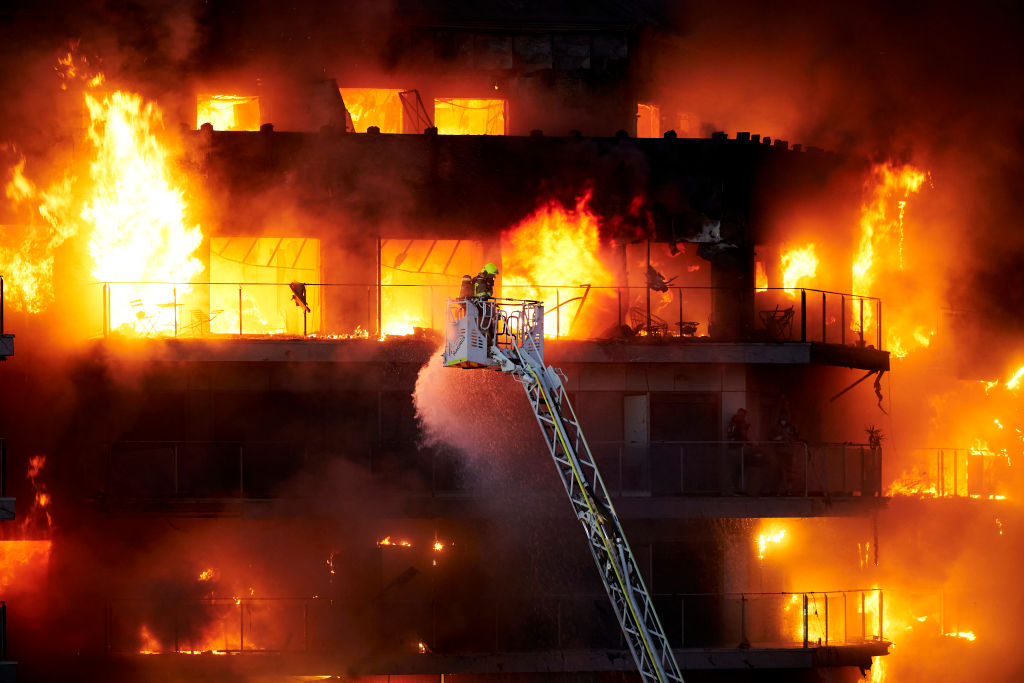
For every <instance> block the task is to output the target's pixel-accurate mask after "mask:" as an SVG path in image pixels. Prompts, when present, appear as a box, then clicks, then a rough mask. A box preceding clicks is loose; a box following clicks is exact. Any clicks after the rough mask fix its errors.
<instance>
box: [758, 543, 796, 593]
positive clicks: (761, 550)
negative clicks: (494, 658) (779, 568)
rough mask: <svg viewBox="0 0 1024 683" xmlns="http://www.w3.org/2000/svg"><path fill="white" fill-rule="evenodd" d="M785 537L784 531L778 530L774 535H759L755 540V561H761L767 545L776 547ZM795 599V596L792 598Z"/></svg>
mask: <svg viewBox="0 0 1024 683" xmlns="http://www.w3.org/2000/svg"><path fill="white" fill-rule="evenodd" d="M785 537H786V530H785V529H780V530H779V531H777V532H775V533H774V534H761V535H760V536H758V538H757V559H759V560H763V559H764V556H765V551H766V550H767V549H768V546H769V544H771V545H778V544H780V543H782V539H784V538H785ZM794 597H795V596H794Z"/></svg>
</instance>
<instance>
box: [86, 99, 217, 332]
mask: <svg viewBox="0 0 1024 683" xmlns="http://www.w3.org/2000/svg"><path fill="white" fill-rule="evenodd" d="M85 102H86V106H87V107H88V110H89V116H90V125H89V130H88V138H89V141H90V142H91V143H92V144H93V145H94V147H95V150H96V157H95V159H94V161H93V162H92V165H91V179H92V182H93V187H92V193H91V196H90V198H89V200H88V201H87V202H86V205H85V208H84V210H83V212H82V217H83V218H84V219H85V220H86V222H87V223H88V224H90V225H91V228H92V230H91V236H90V241H89V254H90V255H91V256H92V259H93V262H94V264H95V266H94V268H93V271H92V274H93V275H94V276H95V277H96V279H97V280H99V281H101V282H118V281H121V282H143V281H145V282H188V281H189V280H191V279H192V278H193V277H194V276H196V275H197V274H198V273H199V272H200V271H201V270H202V264H201V263H200V262H199V260H198V259H196V258H195V257H194V256H193V253H194V252H195V250H196V249H197V248H198V247H199V245H200V243H201V242H202V239H203V235H202V232H201V231H200V229H199V226H198V225H194V226H192V227H188V226H187V218H186V215H187V207H186V205H185V200H184V192H183V191H182V189H181V186H182V185H183V184H184V179H183V178H180V177H176V176H175V174H174V172H173V170H172V168H173V166H172V163H171V161H172V159H171V153H170V151H169V149H168V148H167V146H166V145H165V143H164V142H163V141H162V140H161V139H160V137H159V136H160V133H161V132H162V128H163V118H162V115H161V113H160V110H159V109H157V107H156V106H155V105H154V104H152V103H145V102H143V100H142V98H141V97H140V96H138V95H134V94H131V93H125V92H120V91H119V92H115V93H113V94H112V95H107V96H104V97H103V98H102V99H98V98H95V97H92V96H90V95H88V94H87V95H86V96H85ZM186 291H187V288H181V289H179V291H178V292H177V296H181V295H183V294H184V293H185V292H186ZM174 297H175V293H173V292H172V285H170V284H166V285H161V284H146V285H115V286H114V288H113V289H112V291H111V301H110V323H111V327H112V328H116V327H119V326H126V327H128V328H130V329H132V330H135V331H141V329H140V328H139V327H138V325H139V323H140V322H142V323H144V324H143V328H142V329H146V331H147V332H150V331H161V330H163V331H166V330H167V329H168V328H170V327H171V326H172V325H173V319H167V320H159V319H157V312H158V310H159V309H157V308H155V307H156V306H159V305H161V304H165V305H166V304H167V303H169V302H171V301H172V300H173V299H174Z"/></svg>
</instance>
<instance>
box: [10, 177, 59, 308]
mask: <svg viewBox="0 0 1024 683" xmlns="http://www.w3.org/2000/svg"><path fill="white" fill-rule="evenodd" d="M73 180H74V179H73V178H72V177H71V176H70V175H68V176H65V177H64V179H63V180H62V181H60V182H58V183H55V184H54V185H53V186H51V187H50V188H48V189H46V190H40V189H39V188H37V187H36V186H35V184H34V183H33V182H32V181H31V180H29V179H28V178H27V177H25V159H24V157H21V158H20V159H19V161H18V162H17V163H15V165H14V167H13V168H12V169H11V172H10V180H9V181H8V182H7V185H6V188H5V189H6V195H7V198H8V199H10V200H11V201H12V203H13V205H14V207H15V208H20V207H26V210H27V212H26V213H25V214H24V215H26V216H27V221H28V223H27V225H26V226H25V227H7V228H5V232H6V239H5V242H6V244H5V245H3V246H0V274H2V275H3V276H4V279H5V281H4V298H5V301H4V304H5V305H10V306H11V307H12V308H13V309H14V310H16V311H25V312H27V313H40V312H41V311H43V310H45V309H46V307H47V306H48V305H49V304H50V303H51V302H52V301H53V296H54V295H53V258H54V252H55V250H56V249H57V247H59V246H61V245H62V244H63V243H64V242H65V241H66V240H67V239H69V238H70V237H72V236H73V235H74V234H75V233H76V231H77V224H76V223H75V222H74V221H73V220H72V219H71V212H72V209H71V202H72V194H71V184H72V182H73ZM39 218H41V219H42V220H41V221H40V220H39Z"/></svg>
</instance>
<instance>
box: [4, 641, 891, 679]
mask: <svg viewBox="0 0 1024 683" xmlns="http://www.w3.org/2000/svg"><path fill="white" fill-rule="evenodd" d="M888 649H889V643H888V642H885V641H869V642H866V643H862V644H852V645H833V646H825V647H817V646H811V647H807V648H804V647H801V646H800V645H799V644H794V645H789V646H779V647H751V648H739V647H736V648H678V649H675V650H674V653H675V656H676V660H677V661H678V663H679V666H680V669H681V670H682V672H683V674H684V675H685V674H686V672H687V671H708V672H712V671H719V672H721V673H722V674H728V673H729V672H737V671H742V672H751V671H756V670H763V671H765V672H766V673H768V672H771V671H775V672H782V671H792V672H794V673H796V672H800V671H810V670H813V669H826V668H829V669H831V668H841V667H863V668H865V669H866V668H868V667H870V665H871V658H872V657H879V656H884V655H887V654H888ZM21 668H22V669H23V670H24V673H25V674H26V675H29V676H31V677H32V678H33V679H38V680H57V679H58V678H60V679H63V678H65V677H70V678H74V679H75V680H85V681H89V680H104V681H121V680H123V681H129V680H140V679H143V678H149V677H150V676H154V675H159V676H161V677H165V676H166V677H169V678H173V679H174V680H223V681H234V680H239V681H244V680H251V678H250V677H251V676H253V675H262V676H265V675H268V674H277V675H285V676H331V675H344V676H345V677H346V678H347V677H350V676H356V677H359V676H390V675H441V674H491V675H502V674H512V675H515V674H519V675H523V674H537V675H546V676H550V675H552V674H567V675H573V674H579V673H589V672H593V673H598V672H634V673H635V671H636V667H635V665H634V663H633V660H632V658H631V656H630V654H629V652H628V651H625V650H606V649H600V650H563V651H556V652H542V653H523V652H502V653H493V654H479V655H445V654H435V653H428V654H408V655H394V656H383V657H375V658H373V659H369V660H363V661H362V662H360V664H359V665H358V666H357V667H355V670H354V669H353V665H352V662H351V661H350V659H348V658H342V657H341V656H339V655H334V656H332V655H330V654H311V653H303V652H295V653H271V652H258V651H256V652H246V653H244V654H238V653H234V654H224V655H214V654H213V653H204V654H201V655H182V654H175V653H168V654H152V655H141V654H122V655H116V654H115V655H106V656H104V655H81V656H77V657H70V656H69V657H49V658H47V660H46V661H45V662H43V661H38V662H32V661H26V662H23V663H22V665H21ZM495 680H497V679H495ZM567 680H568V679H567ZM572 680H576V679H575V678H573V679H572Z"/></svg>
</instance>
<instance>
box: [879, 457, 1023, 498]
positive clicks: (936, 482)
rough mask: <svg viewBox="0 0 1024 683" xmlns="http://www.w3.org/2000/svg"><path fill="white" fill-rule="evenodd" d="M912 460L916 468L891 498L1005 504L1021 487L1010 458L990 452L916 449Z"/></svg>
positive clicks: (900, 479) (906, 474) (898, 482)
mask: <svg viewBox="0 0 1024 683" xmlns="http://www.w3.org/2000/svg"><path fill="white" fill-rule="evenodd" d="M908 456H909V458H908V459H909V460H910V462H911V463H913V464H911V466H910V467H909V468H908V469H907V470H905V471H904V472H902V473H901V475H900V476H898V477H896V478H895V479H894V480H893V482H892V483H891V484H890V486H889V494H890V495H894V496H898V495H904V496H924V497H934V498H984V499H995V500H1001V499H1003V498H1005V497H1006V495H1007V492H1008V491H1009V490H1012V489H1014V488H1015V485H1016V483H1017V482H1016V478H1017V475H1016V473H1015V472H1016V471H1015V470H1014V469H1013V468H1011V466H1010V458H1009V456H1007V455H1006V454H1005V453H997V452H994V451H991V450H988V449H987V448H916V449H913V450H911V451H910V452H909V453H908ZM901 461H905V460H904V459H901Z"/></svg>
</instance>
